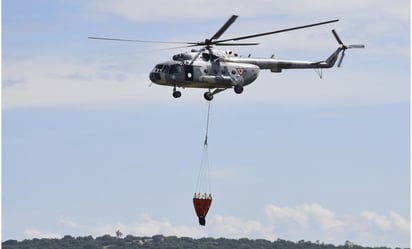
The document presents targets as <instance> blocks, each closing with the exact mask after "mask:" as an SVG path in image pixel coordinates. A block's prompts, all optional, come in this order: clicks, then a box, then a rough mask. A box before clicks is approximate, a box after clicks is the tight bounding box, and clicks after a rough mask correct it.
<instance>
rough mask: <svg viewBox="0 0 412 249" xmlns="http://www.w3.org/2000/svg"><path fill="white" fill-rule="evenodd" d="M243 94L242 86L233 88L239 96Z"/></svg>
mask: <svg viewBox="0 0 412 249" xmlns="http://www.w3.org/2000/svg"><path fill="white" fill-rule="evenodd" d="M242 92H243V86H235V93H237V94H241V93H242Z"/></svg>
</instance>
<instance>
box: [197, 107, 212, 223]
mask: <svg viewBox="0 0 412 249" xmlns="http://www.w3.org/2000/svg"><path fill="white" fill-rule="evenodd" d="M210 102H211V101H209V102H208V103H209V104H208V108H207V120H206V135H205V141H204V144H203V153H202V160H201V162H200V169H199V175H198V178H197V185H196V191H195V194H194V196H193V206H194V208H195V211H196V215H197V217H198V218H199V224H200V225H202V226H204V225H206V215H207V212H208V211H209V208H210V206H211V205H212V194H211V190H210V179H209V154H208V150H207V149H208V148H207V147H208V141H207V136H208V131H209V117H210Z"/></svg>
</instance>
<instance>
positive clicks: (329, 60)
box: [325, 47, 342, 67]
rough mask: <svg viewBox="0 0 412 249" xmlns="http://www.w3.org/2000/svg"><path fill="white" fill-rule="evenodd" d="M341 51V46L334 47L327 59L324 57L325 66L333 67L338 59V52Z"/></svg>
mask: <svg viewBox="0 0 412 249" xmlns="http://www.w3.org/2000/svg"><path fill="white" fill-rule="evenodd" d="M341 51H342V48H340V47H339V48H338V49H336V51H335V52H333V53H332V54H331V55H330V56H329V57H328V58H327V59H326V61H325V62H326V65H327V67H333V66H334V65H335V63H336V61H337V60H338V57H339V53H340V52H341Z"/></svg>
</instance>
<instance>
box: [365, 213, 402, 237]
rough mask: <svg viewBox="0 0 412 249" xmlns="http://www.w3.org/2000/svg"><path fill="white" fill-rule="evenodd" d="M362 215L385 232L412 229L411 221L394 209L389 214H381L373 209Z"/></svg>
mask: <svg viewBox="0 0 412 249" xmlns="http://www.w3.org/2000/svg"><path fill="white" fill-rule="evenodd" d="M362 217H363V218H364V219H366V220H367V221H368V222H370V223H372V224H373V225H375V226H376V227H377V228H379V229H380V230H382V231H384V232H387V231H398V232H409V230H410V223H409V222H408V221H407V220H406V219H404V218H403V217H402V216H400V215H399V214H397V213H396V212H394V211H391V212H390V213H389V215H381V214H378V213H376V212H373V211H364V212H362Z"/></svg>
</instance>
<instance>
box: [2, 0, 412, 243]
mask: <svg viewBox="0 0 412 249" xmlns="http://www.w3.org/2000/svg"><path fill="white" fill-rule="evenodd" d="M166 6H167V7H166ZM232 14H237V15H239V16H240V17H239V18H238V20H237V21H236V23H234V24H233V25H232V26H231V28H230V29H229V30H228V31H227V33H225V34H224V37H227V38H229V37H231V36H237V35H246V34H249V33H255V32H265V31H269V30H274V29H282V28H286V27H292V26H297V25H304V24H307V23H313V22H319V21H326V20H329V19H335V18H339V19H340V22H338V23H335V24H332V25H327V26H322V27H316V28H312V29H307V30H301V31H295V32H290V33H286V34H279V35H276V36H270V37H264V38H261V39H257V41H258V42H260V43H261V45H260V46H258V47H253V48H250V47H248V48H231V49H233V50H236V51H237V52H238V53H240V54H245V55H247V54H249V53H251V54H252V55H253V56H256V57H264V58H267V57H270V56H271V55H272V54H275V56H276V57H277V58H284V59H297V60H313V61H318V60H322V59H325V58H327V56H329V55H330V54H331V53H332V52H333V51H334V49H336V47H337V43H336V41H335V39H334V38H333V36H332V33H331V32H330V31H331V29H332V28H334V29H336V31H337V32H338V34H339V35H340V37H341V39H342V40H343V41H344V42H345V43H347V44H357V43H364V44H366V49H364V50H348V51H347V54H346V57H345V60H344V62H343V64H342V67H341V68H334V69H331V70H325V71H324V72H323V73H324V77H323V79H322V80H320V79H319V78H318V77H317V75H316V74H315V73H314V72H313V71H312V70H290V71H287V70H285V71H284V72H283V73H281V74H273V73H270V72H265V71H262V72H261V73H260V77H259V78H258V80H257V81H256V82H254V83H253V84H252V85H249V86H247V87H246V88H245V91H244V93H243V94H242V95H236V94H234V93H233V91H226V92H223V93H220V94H219V95H217V96H215V99H214V100H213V102H212V106H211V108H212V109H211V123H210V132H209V161H210V168H211V175H212V177H211V184H212V194H213V196H214V201H213V204H212V207H211V210H210V213H209V215H208V219H207V220H208V225H207V226H206V227H200V226H199V225H198V224H197V218H196V217H195V213H194V210H193V207H192V203H191V198H192V195H193V192H194V190H195V187H196V180H197V174H198V169H199V164H200V160H201V154H202V149H203V136H204V129H205V119H206V111H207V103H206V101H205V100H204V99H203V96H202V95H203V91H202V90H193V89H184V90H183V91H182V95H183V96H182V97H181V98H180V99H173V98H172V96H171V93H172V89H171V88H168V87H163V86H157V85H152V86H150V87H148V86H149V84H150V82H149V79H148V74H149V72H150V70H151V69H152V67H153V66H154V65H155V64H156V63H158V62H162V61H166V60H170V58H171V56H172V55H173V54H175V53H179V52H183V51H185V50H184V49H182V50H158V49H159V48H164V46H159V45H147V44H133V43H115V42H102V41H95V40H88V39H87V37H88V36H113V37H120V38H125V39H146V40H176V41H180V40H189V41H198V40H203V39H205V38H207V37H210V36H211V35H213V34H214V33H215V32H216V30H217V29H218V28H219V27H220V26H221V25H222V24H223V23H224V22H225V21H226V20H227V19H228V18H229V16H230V15H232ZM2 24H3V25H2V30H3V32H2V35H3V40H2V49H3V52H2V62H3V65H2V110H3V112H2V239H3V240H6V239H11V238H13V239H24V238H33V237H62V236H64V235H66V234H70V235H73V236H86V235H93V236H100V235H103V234H114V232H115V231H116V230H117V229H120V230H121V231H122V232H123V233H124V234H133V235H137V236H139V235H140V236H143V235H147V236H151V235H154V234H165V235H177V236H193V237H204V236H211V237H229V238H241V237H249V238H264V239H269V240H276V239H277V238H281V239H288V240H293V241H297V240H301V239H304V240H311V241H316V240H320V241H324V242H327V243H335V244H343V243H344V242H345V241H346V240H350V241H352V242H354V243H356V244H361V245H372V246H378V245H387V246H403V247H406V246H409V243H410V221H409V220H410V211H409V210H410V187H409V184H410V168H409V167H410V141H409V138H410V123H409V122H410V121H409V118H410V106H409V101H410V87H409V82H410V64H409V60H410V31H409V29H410V3H409V1H395V2H393V1H392V2H391V1H383V0H382V1H372V0H365V1H345V2H342V1H328V2H324V1H318V0H312V1H298V0H291V1H288V2H287V3H285V2H282V3H281V4H280V3H279V2H277V1H266V0H258V1H254V2H253V5H252V4H251V3H250V1H246V0H245V1H243V0H241V1H236V2H234V1H233V2H232V1H228V2H225V3H222V2H221V1H214V0H213V1H211V0H209V1H183V0H182V1H176V2H174V3H173V5H172V6H171V5H170V2H168V1H163V0H158V1H139V2H136V1H128V0H120V1H109V0H105V1H92V0H90V1H65V0H58V1H45V0H44V1H20V0H17V1H16V0H13V1H10V0H6V1H3V5H2Z"/></svg>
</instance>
